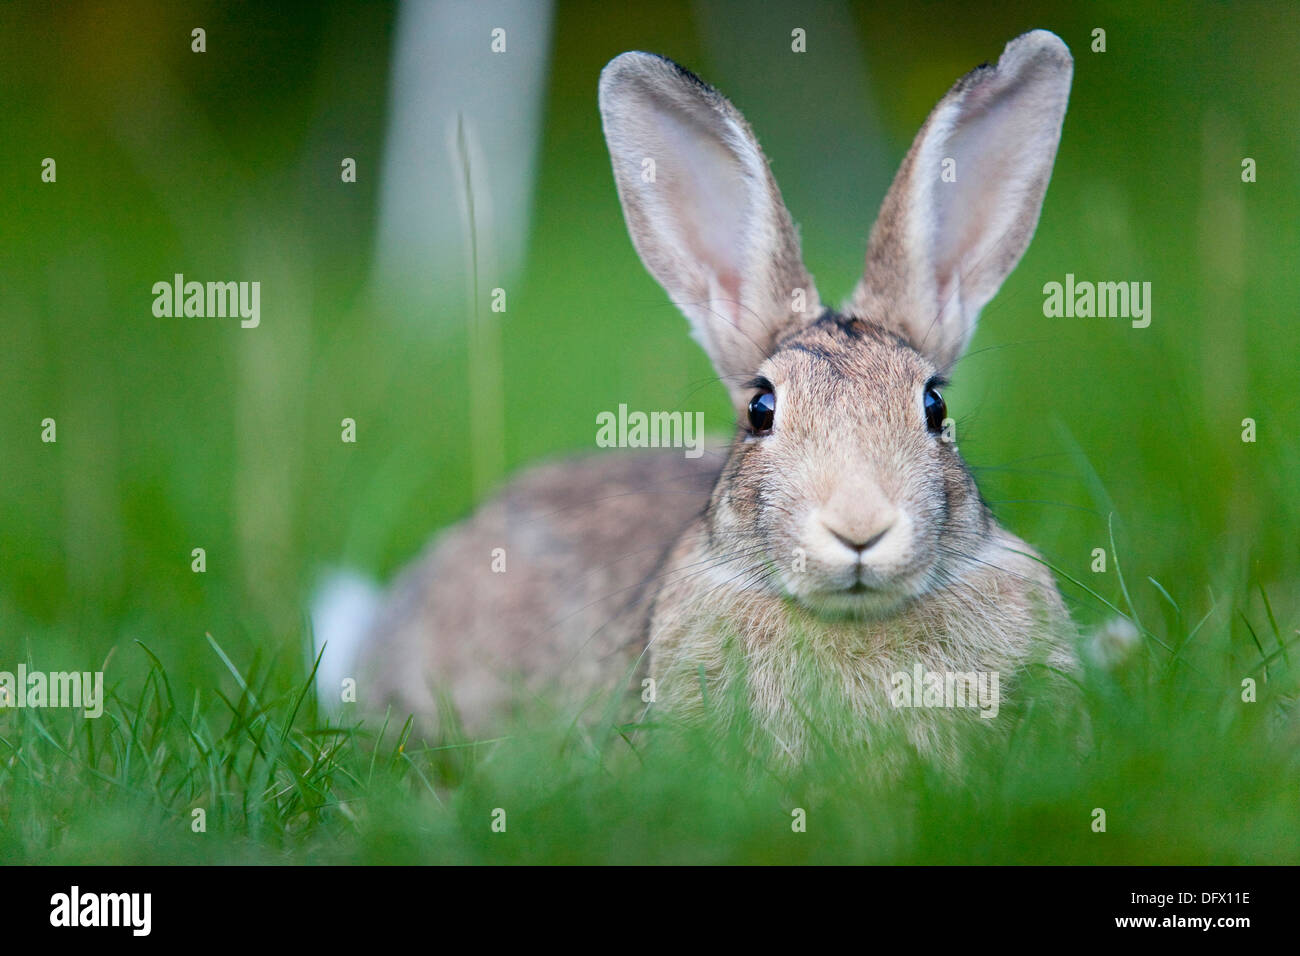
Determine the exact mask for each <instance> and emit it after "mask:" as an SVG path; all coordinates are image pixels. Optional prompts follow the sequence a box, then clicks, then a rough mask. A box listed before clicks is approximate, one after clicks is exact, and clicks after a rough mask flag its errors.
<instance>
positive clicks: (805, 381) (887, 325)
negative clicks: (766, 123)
mask: <svg viewBox="0 0 1300 956" xmlns="http://www.w3.org/2000/svg"><path fill="white" fill-rule="evenodd" d="M1071 74H1072V61H1071V58H1070V54H1069V51H1068V50H1067V49H1066V47H1065V45H1064V44H1063V43H1062V42H1061V41H1060V39H1058V38H1057V37H1056V36H1054V35H1053V34H1051V33H1047V32H1045V31H1035V32H1033V33H1029V34H1026V35H1024V36H1022V37H1020V38H1018V39H1017V40H1014V41H1013V42H1011V43H1010V44H1008V45H1007V48H1006V50H1005V51H1004V53H1003V55H1002V57H1001V59H1000V60H999V62H998V64H997V65H996V66H992V67H990V66H984V67H980V68H978V69H976V70H975V71H973V72H972V73H970V74H968V75H967V76H966V77H965V78H963V79H962V80H960V81H959V82H958V83H957V84H956V85H955V86H954V87H953V88H952V90H951V91H950V92H949V93H948V94H947V96H945V97H944V99H943V100H942V101H941V102H940V103H939V105H938V106H937V107H936V108H935V110H934V111H933V112H932V113H931V115H930V117H929V119H928V120H927V121H926V123H925V126H924V127H923V128H922V130H921V132H920V133H919V134H918V136H917V139H916V142H915V143H914V145H913V146H912V149H911V151H910V152H909V153H908V155H907V157H906V159H905V160H904V161H903V164H902V167H901V169H900V171H899V173H898V176H897V178H896V179H895V181H894V185H893V187H892V188H891V189H890V191H889V193H888V195H887V196H886V198H885V201H884V204H883V207H882V210H881V215H880V218H879V220H878V221H877V223H876V225H875V228H874V229H873V231H872V233H871V237H870V241H869V243H868V251H867V262H866V268H865V272H864V276H863V278H862V280H861V282H860V283H859V285H858V287H857V289H856V290H855V292H854V293H853V295H852V297H851V299H850V301H849V302H848V303H847V305H846V306H844V308H843V309H842V310H841V311H835V310H832V309H830V308H827V307H825V306H823V305H822V304H821V303H820V300H819V298H818V296H817V291H816V288H815V286H814V284H813V280H812V278H811V276H809V275H808V272H807V270H806V269H805V268H804V266H803V264H802V260H801V256H800V252H799V243H798V238H797V235H796V232H795V229H794V226H793V224H792V222H791V219H790V215H789V213H788V212H787V211H786V208H785V205H784V203H783V202H782V200H781V196H780V193H779V191H778V190H777V187H776V184H775V183H774V181H773V179H772V176H771V173H770V171H769V169H768V165H767V162H766V160H765V159H764V157H763V154H762V152H761V150H760V149H759V146H758V144H757V142H756V140H755V139H754V136H753V134H752V133H751V132H750V129H749V127H748V125H747V124H746V123H745V121H744V119H743V118H742V117H741V115H740V114H739V113H738V112H737V111H736V109H735V108H734V107H733V106H732V105H731V104H730V103H729V102H728V101H727V100H726V99H725V98H723V97H722V96H721V95H720V94H719V93H718V92H717V91H715V90H713V89H712V88H711V87H709V86H707V85H705V84H704V83H703V82H701V81H700V80H699V79H697V78H696V77H695V76H693V75H692V74H690V73H688V72H686V71H685V70H683V69H682V68H681V67H679V66H677V65H676V64H674V63H672V62H671V61H669V60H666V59H663V58H661V57H657V56H652V55H650V54H645V53H625V54H623V55H621V56H619V57H616V58H615V59H614V60H613V61H612V62H611V63H610V64H609V65H608V66H607V67H606V68H605V70H604V72H603V74H602V76H601V80H600V110H601V115H602V118H603V122H604V129H605V135H606V139H607V141H608V143H609V147H610V153H611V156H612V159H613V167H614V174H615V180H616V183H617V185H618V192H619V196H620V199H621V200H622V204H623V208H624V212H625V214H626V217H627V223H628V227H629V231H630V233H631V236H632V239H633V242H634V244H635V246H636V248H637V251H638V252H639V253H640V255H641V258H642V260H643V261H644V262H645V264H646V267H647V268H648V269H649V271H650V272H651V273H652V274H653V275H654V276H655V277H656V278H657V279H658V280H659V282H660V283H661V284H662V285H663V286H664V288H665V290H666V291H667V292H668V294H669V296H670V297H671V298H672V300H673V301H674V302H675V303H676V304H677V305H678V306H679V308H681V310H682V311H683V312H684V313H685V314H686V316H687V318H688V319H689V320H690V323H691V326H692V330H693V332H694V334H695V336H696V337H697V338H698V339H699V340H700V342H701V344H702V345H703V346H704V348H705V350H706V352H707V353H708V354H709V356H710V358H711V359H712V361H713V363H714V365H715V367H716V368H717V370H718V372H719V375H720V376H721V379H722V381H723V382H724V383H725V384H726V386H727V388H728V389H729V391H730V394H731V398H732V401H733V404H734V406H735V408H736V413H737V418H738V422H739V427H738V430H737V434H736V437H735V440H734V442H733V443H732V445H731V447H730V450H729V451H723V450H710V451H709V453H707V454H706V455H704V456H703V457H702V458H700V459H698V460H691V459H688V458H685V457H683V456H682V454H681V453H680V452H673V451H661V452H656V453H650V454H622V453H610V454H603V455H596V456H592V457H590V458H587V459H584V460H579V461H574V462H569V463H560V464H553V465H548V466H544V467H541V468H538V469H535V470H533V471H531V472H528V473H526V474H525V475H524V476H522V477H520V478H518V479H517V480H516V481H515V482H514V483H513V484H512V485H511V486H509V487H508V488H507V489H506V490H505V491H504V493H502V494H501V495H500V496H498V497H497V498H496V499H494V500H493V501H492V502H490V503H489V504H487V505H486V506H485V507H484V508H482V509H481V510H480V511H479V513H478V514H476V515H475V516H474V517H473V518H471V519H470V520H468V521H467V522H465V523H463V524H461V525H458V526H456V527H454V528H452V529H450V530H449V531H447V532H446V533H445V534H443V535H442V536H441V537H440V538H439V539H438V540H437V541H436V542H435V543H434V545H433V546H432V547H431V548H430V550H429V551H428V552H427V554H426V555H425V556H424V557H422V558H421V559H419V560H418V561H417V562H416V563H415V564H414V565H412V566H411V567H410V568H409V569H408V570H407V571H406V572H405V573H404V574H403V575H402V576H401V578H400V579H399V580H398V582H397V583H396V585H395V586H394V587H393V589H392V591H391V593H390V595H389V596H388V597H387V598H386V599H385V601H384V603H383V606H382V607H381V608H380V610H379V612H378V613H377V615H376V617H375V619H374V621H373V623H372V625H371V627H370V628H369V630H368V634H367V636H366V638H365V641H364V643H363V645H362V648H361V651H362V656H363V661H362V663H361V665H360V670H361V672H362V673H363V674H369V675H370V679H369V680H363V681H362V684H361V693H362V695H363V698H366V697H368V698H369V699H370V701H371V702H372V703H380V702H383V701H395V702H396V704H397V706H398V707H399V708H401V709H402V710H404V711H406V710H409V711H413V712H415V713H416V714H418V715H422V716H423V717H425V718H426V719H427V718H432V717H433V716H434V715H435V714H438V713H441V714H442V716H443V717H444V718H445V717H446V716H447V715H448V714H449V713H450V712H451V711H449V710H448V709H447V708H446V707H444V706H442V704H443V703H449V704H451V705H452V710H454V712H455V713H456V714H457V715H458V717H459V719H461V720H463V721H464V722H465V723H466V724H467V725H468V726H469V728H470V729H471V730H481V729H484V728H485V727H486V726H487V725H489V724H490V722H491V721H492V720H493V718H494V717H495V716H497V715H499V714H500V713H501V712H502V711H503V710H505V709H506V708H508V707H509V705H510V702H511V701H512V700H517V699H518V698H519V695H521V694H524V695H528V694H532V693H536V694H539V695H550V696H551V699H555V692H556V691H557V690H558V691H559V699H561V700H563V701H566V702H571V703H572V704H574V705H575V706H576V705H579V704H581V703H584V702H589V701H592V700H599V699H608V697H609V696H610V695H611V694H613V695H617V694H618V693H619V689H620V688H622V691H623V693H624V695H625V696H627V697H630V698H632V699H635V697H636V694H635V693H634V691H638V690H640V689H641V688H642V686H643V684H642V681H643V679H645V678H652V679H653V680H654V688H655V691H654V697H655V703H654V704H653V705H652V707H653V708H659V709H662V710H663V711H664V712H667V713H670V714H674V715H679V716H685V717H690V716H692V715H697V714H702V713H703V711H704V710H705V701H706V699H707V700H709V701H715V700H717V701H721V700H732V701H734V700H736V699H739V700H740V701H741V702H742V703H743V704H744V705H745V706H746V707H747V708H748V709H749V710H750V711H752V712H753V713H754V714H756V715H757V716H758V717H759V718H760V720H759V723H760V725H761V726H762V727H763V728H765V729H766V730H768V731H770V733H771V735H772V736H773V737H774V738H775V739H776V740H777V741H779V743H780V745H781V746H782V747H784V748H787V749H788V750H789V751H790V752H791V753H795V754H798V753H799V752H800V751H801V750H802V748H803V747H804V745H805V744H806V743H807V740H808V737H809V734H810V733H816V732H817V731H816V729H815V728H811V727H809V726H808V722H807V721H805V720H803V719H802V717H801V713H802V706H803V704H806V701H804V700H803V699H802V695H804V694H805V692H809V693H811V692H812V691H811V690H810V688H812V687H813V686H814V685H815V687H816V688H818V689H817V691H816V692H817V693H818V694H823V695H825V694H829V695H830V696H831V697H832V698H833V699H834V700H835V701H837V702H838V703H839V704H841V705H842V707H841V713H843V714H845V715H846V717H845V730H846V733H847V734H848V736H849V737H852V735H853V734H855V733H856V734H860V735H861V736H862V738H863V739H866V738H867V737H868V736H869V735H870V733H871V731H872V728H875V727H881V726H886V725H891V726H894V727H897V728H900V729H901V730H902V734H903V736H905V737H906V738H907V739H909V740H910V741H911V742H912V743H913V744H914V745H915V746H916V747H918V748H920V749H922V750H928V751H938V752H940V753H941V754H943V753H948V752H949V751H950V750H951V748H952V746H953V744H952V743H951V740H950V736H949V734H948V728H950V727H952V726H954V725H956V724H958V723H961V722H962V721H965V720H967V719H969V718H970V717H971V716H973V714H974V712H973V711H963V712H961V713H960V714H958V715H956V716H954V712H953V711H951V710H944V709H925V708H922V709H912V710H900V709H898V708H896V707H894V706H892V705H891V701H890V690H891V675H893V674H895V673H896V672H899V671H904V672H910V671H911V670H912V668H913V666H914V665H915V664H916V663H917V662H920V663H921V664H922V665H923V668H924V669H925V670H926V671H931V672H939V673H949V672H953V671H957V672H970V671H983V672H990V671H992V672H998V673H999V675H1000V678H1001V689H1002V691H1003V694H1004V696H1005V695H1006V692H1007V691H1008V690H1010V689H1011V687H1012V686H1013V683H1014V679H1015V677H1016V676H1017V675H1018V674H1021V673H1023V671H1024V670H1025V668H1026V667H1027V666H1028V665H1029V664H1030V663H1032V662H1034V661H1039V662H1045V663H1049V664H1053V665H1055V666H1057V667H1069V666H1070V664H1071V661H1072V651H1071V646H1070V639H1071V635H1072V634H1073V629H1072V627H1071V625H1070V621H1069V616H1068V614H1067V613H1066V611H1065V608H1064V606H1063V604H1062V601H1061V598H1060V595H1059V594H1058V592H1057V590H1056V587H1055V584H1054V583H1053V580H1052V577H1051V574H1050V573H1049V572H1048V571H1047V570H1046V569H1045V568H1044V566H1043V565H1042V564H1041V563H1040V562H1039V561H1038V560H1036V559H1035V557H1034V556H1033V551H1032V550H1031V549H1030V548H1029V547H1028V546H1027V545H1026V544H1024V542H1022V541H1020V540H1019V539H1017V538H1016V537H1015V536H1013V535H1012V534H1010V533H1009V532H1007V531H1005V530H1003V529H1002V528H1000V527H999V526H998V525H997V524H996V522H995V521H994V520H993V518H992V516H991V514H990V512H989V510H988V508H987V507H986V506H985V504H984V503H983V501H982V499H981V498H980V495H979V492H978V490H977V488H976V486H975V483H974V481H973V479H972V478H971V475H970V473H969V472H968V471H967V469H966V467H965V466H964V464H963V463H962V461H961V459H960V457H959V456H958V454H957V451H956V449H955V447H954V446H953V444H952V443H951V442H950V441H947V440H945V439H944V438H943V437H942V436H941V435H937V434H935V433H934V431H933V430H931V429H930V428H927V422H926V411H925V406H924V401H925V399H924V397H923V396H924V394H925V389H926V388H927V386H928V385H929V384H930V383H931V382H932V381H934V380H935V379H936V378H939V379H940V380H941V379H942V376H943V375H944V374H945V373H947V372H948V371H949V369H950V368H951V366H952V365H953V363H954V362H955V361H956V359H957V358H958V357H959V356H960V354H961V352H962V351H963V349H964V348H965V346H966V344H967V343H968V342H969V340H970V337H971V335H972V333H973V331H974V328H975V321H976V318H977V316H978V314H979V311H980V309H981V308H982V307H983V306H984V304H985V303H986V302H987V301H988V300H989V299H990V298H991V297H992V296H993V295H994V293H995V292H996V291H997V289H998V287H999V286H1000V284H1001V283H1002V281H1003V279H1004V278H1005V277H1006V275H1007V274H1008V273H1009V272H1010V271H1011V270H1012V269H1013V268H1014V267H1015V265H1016V263H1017V262H1018V261H1019V259H1020V257H1021V255H1022V253H1023V252H1024V250H1025V247H1026V246H1027V244H1028V242H1029V239H1030V237H1031V236H1032V234H1033V231H1034V228H1035V226H1036V224H1037V220H1038V215H1039V210H1040V207H1041V204H1042V200H1043V196H1044V193H1045V191H1046V188H1047V182H1048V179H1049V177H1050V174H1051V168H1052V164H1053V161H1054V159H1055V155H1056V147H1057V143H1058V141H1059V137H1060V131H1061V125H1062V122H1063V120H1064V114H1065V107H1066V101H1067V98H1068V95H1069V87H1070V79H1071ZM948 160H953V161H955V165H953V164H951V163H950V164H948V168H951V169H952V170H953V171H955V174H956V181H955V182H951V181H945V180H944V179H943V178H942V175H941V174H942V173H943V171H944V169H945V161H948ZM647 161H652V162H650V163H648V162H647ZM647 170H652V173H651V174H650V175H647ZM949 178H951V177H949ZM769 387H770V389H771V391H772V392H773V393H774V395H775V418H774V424H773V426H772V428H771V430H770V433H765V434H755V433H754V432H753V431H752V430H751V428H750V426H749V424H748V419H747V409H748V405H749V402H750V401H751V399H752V398H753V397H754V396H755V394H757V393H758V392H760V391H764V390H767V389H768V388H769ZM498 548H500V549H503V550H502V551H501V552H497V551H495V550H494V549H498ZM494 555H495V556H496V557H497V558H499V557H501V556H502V555H503V556H504V560H505V562H506V565H505V570H504V572H501V571H500V570H499V569H498V570H497V571H493V570H492V564H493V561H494ZM855 582H859V583H857V585H856V588H855ZM645 686H649V685H645ZM439 692H445V694H446V697H445V699H444V700H443V701H441V702H440V701H439V700H437V699H435V698H436V695H437V694H438V693H439ZM602 694H603V695H604V697H603V698H602V696H601V695H602Z"/></svg>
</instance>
